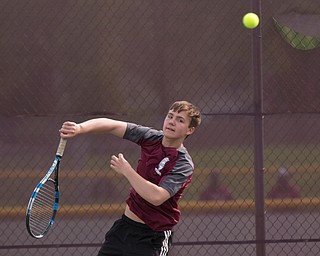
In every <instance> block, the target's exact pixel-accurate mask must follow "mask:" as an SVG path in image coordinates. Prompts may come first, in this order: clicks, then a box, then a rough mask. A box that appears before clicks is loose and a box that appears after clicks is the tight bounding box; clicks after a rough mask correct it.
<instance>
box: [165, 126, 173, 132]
mask: <svg viewBox="0 0 320 256" xmlns="http://www.w3.org/2000/svg"><path fill="white" fill-rule="evenodd" d="M166 130H167V131H171V132H174V131H175V130H174V129H173V128H170V127H166Z"/></svg>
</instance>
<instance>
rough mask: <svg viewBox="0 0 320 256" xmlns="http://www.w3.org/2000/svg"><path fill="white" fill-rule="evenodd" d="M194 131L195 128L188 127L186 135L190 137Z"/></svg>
mask: <svg viewBox="0 0 320 256" xmlns="http://www.w3.org/2000/svg"><path fill="white" fill-rule="evenodd" d="M195 130H196V128H195V127H189V128H188V132H187V135H191V134H192V133H194V131H195Z"/></svg>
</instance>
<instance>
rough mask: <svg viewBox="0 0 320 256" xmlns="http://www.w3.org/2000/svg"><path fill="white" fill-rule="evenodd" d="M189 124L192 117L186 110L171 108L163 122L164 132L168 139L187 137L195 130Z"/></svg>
mask: <svg viewBox="0 0 320 256" xmlns="http://www.w3.org/2000/svg"><path fill="white" fill-rule="evenodd" d="M189 124H190V117H189V116H188V115H187V113H186V112H185V111H181V112H180V113H178V112H174V111H172V110H170V111H169V112H168V114H167V116H166V118H165V120H164V122H163V134H164V136H165V137H167V138H168V139H185V137H186V136H188V135H190V134H192V133H193V132H194V130H195V128H194V127H189Z"/></svg>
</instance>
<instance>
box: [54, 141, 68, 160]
mask: <svg viewBox="0 0 320 256" xmlns="http://www.w3.org/2000/svg"><path fill="white" fill-rule="evenodd" d="M66 144H67V139H64V138H60V142H59V146H58V149H57V153H56V156H60V157H62V156H63V152H64V148H65V147H66Z"/></svg>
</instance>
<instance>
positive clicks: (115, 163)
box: [110, 153, 127, 169]
mask: <svg viewBox="0 0 320 256" xmlns="http://www.w3.org/2000/svg"><path fill="white" fill-rule="evenodd" d="M126 162H127V160H126V159H125V158H124V156H123V154H122V153H119V154H118V156H116V155H112V156H111V160H110V167H111V168H112V169H115V168H117V167H119V166H120V165H122V164H124V163H126Z"/></svg>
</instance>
